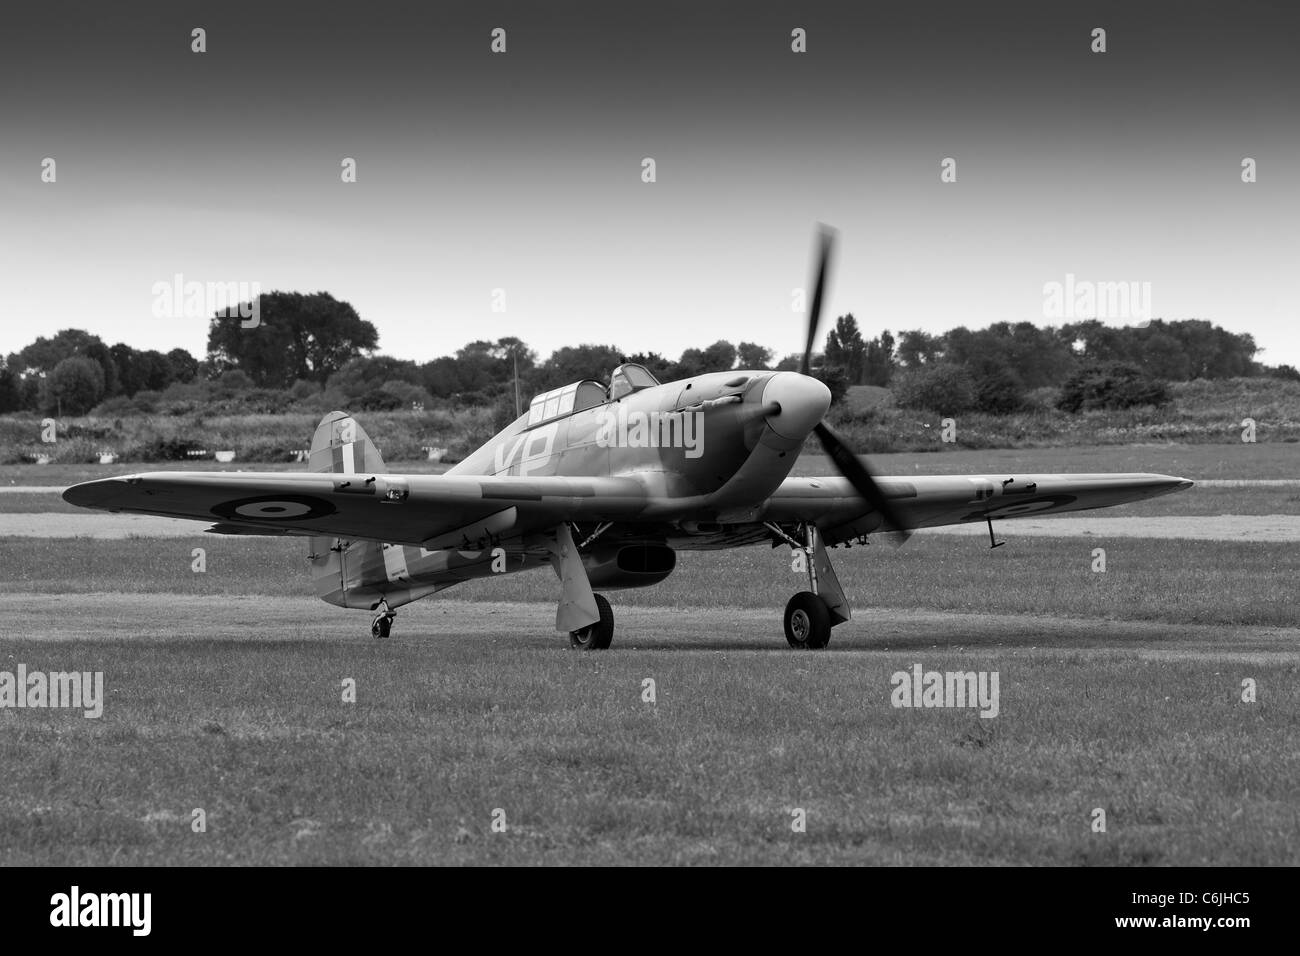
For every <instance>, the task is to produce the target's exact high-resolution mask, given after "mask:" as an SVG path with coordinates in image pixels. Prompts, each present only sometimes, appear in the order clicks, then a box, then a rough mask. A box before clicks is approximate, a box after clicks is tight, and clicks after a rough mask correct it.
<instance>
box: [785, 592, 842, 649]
mask: <svg viewBox="0 0 1300 956" xmlns="http://www.w3.org/2000/svg"><path fill="white" fill-rule="evenodd" d="M785 639H786V640H787V641H789V642H790V646H791V647H797V648H799V649H800V650H803V649H805V648H807V649H811V650H817V649H820V648H823V647H825V646H826V645H827V644H828V643H830V639H831V612H830V610H829V609H828V608H827V607H826V602H825V601H823V600H822V599H821V598H819V597H818V596H817V595H816V594H813V593H812V592H811V591H800V592H799V593H798V594H796V595H795V596H794V597H792V598H790V603H789V604H787V605H786V606H785Z"/></svg>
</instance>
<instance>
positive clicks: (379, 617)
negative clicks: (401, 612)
mask: <svg viewBox="0 0 1300 956" xmlns="http://www.w3.org/2000/svg"><path fill="white" fill-rule="evenodd" d="M378 610H379V613H378V614H376V615H375V619H374V620H373V621H372V622H371V623H370V636H371V637H381V638H382V637H387V636H388V634H389V632H390V631H391V630H392V629H393V618H395V617H397V612H396V611H393V610H390V609H389V607H388V602H387V601H380V602H379V609H378Z"/></svg>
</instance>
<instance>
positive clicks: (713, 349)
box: [700, 339, 736, 372]
mask: <svg viewBox="0 0 1300 956" xmlns="http://www.w3.org/2000/svg"><path fill="white" fill-rule="evenodd" d="M700 363H701V364H702V365H703V366H704V371H706V372H729V371H731V370H732V369H733V368H735V367H736V347H735V346H734V345H732V344H731V343H730V342H728V341H726V340H724V339H718V341H716V342H714V343H713V344H712V345H710V346H709V347H708V348H706V349H705V350H704V351H703V352H702V353H701V354H700Z"/></svg>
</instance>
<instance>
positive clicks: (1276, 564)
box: [0, 522, 1300, 636]
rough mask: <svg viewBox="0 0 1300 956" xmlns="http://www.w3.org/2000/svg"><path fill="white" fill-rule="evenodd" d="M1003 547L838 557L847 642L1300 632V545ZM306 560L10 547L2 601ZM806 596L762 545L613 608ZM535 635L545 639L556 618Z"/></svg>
mask: <svg viewBox="0 0 1300 956" xmlns="http://www.w3.org/2000/svg"><path fill="white" fill-rule="evenodd" d="M999 534H1000V536H1001V537H1002V538H1005V539H1008V540H1009V542H1010V543H1009V544H1008V545H1006V546H1005V547H1002V548H998V549H997V550H995V551H991V550H989V549H988V548H987V547H986V545H985V543H984V542H983V541H982V539H980V538H976V537H971V538H957V537H950V536H921V535H918V536H916V537H914V538H913V539H912V540H911V541H910V542H908V544H907V545H906V546H905V547H902V548H898V549H894V548H891V547H889V546H888V545H883V544H876V545H871V546H869V547H855V548H851V549H844V548H840V549H838V550H836V551H835V552H833V554H834V561H835V568H836V571H837V573H838V575H839V578H840V582H841V584H842V585H843V586H844V589H845V592H846V594H847V595H848V597H849V600H850V603H851V604H852V605H853V606H854V608H855V609H856V611H855V621H854V623H853V624H852V625H848V626H846V627H847V628H848V632H856V631H858V630H859V629H861V632H862V633H863V634H866V635H868V636H869V635H870V634H871V614H872V609H873V608H924V609H932V610H939V611H962V612H976V613H988V614H1039V615H1062V616H1068V617H1073V618H1092V619H1098V620H1130V621H1131V620H1141V621H1164V622H1171V623H1186V624H1192V623H1215V624H1225V625H1227V624H1233V625H1237V624H1248V625H1280V626H1289V627H1296V626H1300V606H1297V605H1296V603H1295V600H1294V596H1295V593H1296V589H1297V587H1300V548H1297V547H1296V546H1295V545H1294V544H1286V543H1281V544H1265V543H1240V542H1219V541H1181V540H1143V539H1139V538H1115V539H1105V538H1102V537H1091V536H1090V537H1086V538H1046V537H1032V538H1031V537H1024V538H1017V537H1015V534H1014V527H1013V523H1011V522H1007V523H1005V525H1004V526H1002V527H1000V528H999ZM196 547H201V548H203V549H204V550H205V561H206V567H207V570H206V571H205V572H203V573H195V572H194V571H193V570H191V567H192V563H193V558H192V549H194V548H196ZM1096 548H1104V549H1105V550H1106V562H1107V570H1106V571H1105V572H1104V573H1097V572H1093V571H1092V565H1093V560H1094V559H1093V555H1092V552H1093V550H1094V549H1096ZM306 549H307V545H306V544H305V543H302V542H296V541H293V540H286V539H278V538H271V539H258V538H243V537H236V538H225V537H220V536H216V535H196V536H195V537H193V538H160V539H150V538H131V539H125V540H117V541H114V540H93V539H76V538H64V539H51V540H42V539H37V538H0V568H3V572H2V573H0V593H3V592H32V593H46V594H79V593H89V592H96V591H120V592H124V593H130V594H138V595H141V596H142V597H145V596H148V595H151V594H162V595H171V594H177V595H183V596H184V595H205V594H209V595H210V594H223V593H236V594H247V595H260V596H264V597H275V596H280V595H310V594H312V593H314V592H313V590H312V585H311V582H310V579H309V577H308V574H307V564H306V559H305V554H306ZM805 587H806V578H805V577H804V576H803V575H802V574H799V573H796V572H795V571H793V570H792V567H791V557H790V551H789V549H788V548H784V547H783V548H777V549H769V548H767V547H765V546H755V547H750V548H744V549H738V550H733V551H724V552H706V553H698V552H682V553H679V555H678V569H677V570H676V571H675V572H674V573H673V574H672V575H671V576H670V577H669V578H668V579H667V580H666V581H665V582H663V583H662V584H659V585H656V586H654V587H651V588H644V589H638V590H628V591H617V592H610V594H609V597H610V599H611V601H612V602H613V603H614V605H615V608H616V609H617V608H618V607H620V606H627V607H665V608H719V609H722V608H756V607H761V608H768V609H769V613H770V615H771V617H772V620H773V621H777V622H778V623H777V627H778V633H779V617H780V613H781V610H782V609H783V608H784V606H785V602H786V600H787V599H788V598H789V597H790V595H791V594H793V593H794V592H795V591H798V590H802V589H804V588H805ZM445 593H446V595H447V596H449V597H452V598H455V599H459V600H471V601H485V602H494V601H509V602H542V603H553V602H554V601H555V600H556V599H557V593H558V592H557V586H556V582H555V577H554V575H553V574H552V573H551V572H550V571H548V570H546V569H540V570H534V571H530V572H525V573H522V574H511V575H506V576H503V577H501V578H492V579H489V580H480V581H472V582H469V583H466V584H463V585H459V586H458V587H456V588H455V589H454V590H452V591H448V592H445ZM439 600H440V598H438V597H434V598H431V599H429V602H428V603H437V602H438V601H439ZM181 606H182V607H183V605H181ZM339 613H343V612H339ZM719 613H720V614H725V613H727V612H726V611H723V610H720V611H719ZM358 627H360V625H358ZM538 628H539V629H540V632H541V633H546V632H547V630H548V628H549V623H548V620H547V616H546V615H545V614H543V615H542V616H541V617H540V618H539V620H538ZM844 632H845V629H841V630H837V631H836V634H837V635H839V634H841V633H844Z"/></svg>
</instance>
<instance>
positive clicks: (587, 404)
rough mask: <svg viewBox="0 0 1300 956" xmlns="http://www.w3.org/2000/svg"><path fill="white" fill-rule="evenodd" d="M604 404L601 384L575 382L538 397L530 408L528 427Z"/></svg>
mask: <svg viewBox="0 0 1300 956" xmlns="http://www.w3.org/2000/svg"><path fill="white" fill-rule="evenodd" d="M604 402H605V386H604V385H601V384H600V382H592V381H583V382H574V383H573V384H572V385H565V386H563V387H561V388H553V389H551V390H550V391H549V392H543V393H542V394H540V395H538V396H537V397H536V398H534V399H533V401H532V403H531V404H530V405H529V406H528V425H529V427H530V428H531V427H532V426H533V425H540V424H541V423H542V422H549V421H550V420H551V419H553V418H563V417H564V416H565V415H572V414H573V413H574V412H580V411H582V410H583V409H584V408H591V407H592V406H595V405H601V404H604Z"/></svg>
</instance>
